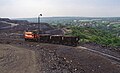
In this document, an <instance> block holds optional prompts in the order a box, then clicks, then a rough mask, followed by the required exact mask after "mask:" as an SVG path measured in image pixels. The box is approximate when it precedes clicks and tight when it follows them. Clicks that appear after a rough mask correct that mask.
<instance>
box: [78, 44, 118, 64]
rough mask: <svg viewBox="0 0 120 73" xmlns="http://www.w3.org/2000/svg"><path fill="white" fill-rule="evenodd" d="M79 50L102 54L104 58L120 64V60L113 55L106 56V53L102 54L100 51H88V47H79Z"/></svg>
mask: <svg viewBox="0 0 120 73" xmlns="http://www.w3.org/2000/svg"><path fill="white" fill-rule="evenodd" d="M77 48H82V49H85V50H88V51H91V52H93V53H97V54H100V55H102V56H104V57H107V58H108V59H110V60H113V61H115V62H117V63H119V64H120V58H118V57H115V56H112V55H109V54H106V53H102V52H99V51H96V50H92V49H88V48H86V47H81V46H78V47H77Z"/></svg>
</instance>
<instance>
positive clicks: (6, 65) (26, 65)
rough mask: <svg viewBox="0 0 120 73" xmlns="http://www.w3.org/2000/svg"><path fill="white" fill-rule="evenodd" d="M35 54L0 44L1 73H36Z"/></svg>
mask: <svg viewBox="0 0 120 73" xmlns="http://www.w3.org/2000/svg"><path fill="white" fill-rule="evenodd" d="M35 59H36V58H35V52H34V51H31V50H27V49H23V48H18V47H15V46H11V45H6V44H0V73H36V72H35V71H36V60H35Z"/></svg>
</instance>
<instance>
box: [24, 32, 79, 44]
mask: <svg viewBox="0 0 120 73" xmlns="http://www.w3.org/2000/svg"><path fill="white" fill-rule="evenodd" d="M24 39H25V41H35V42H40V43H52V44H60V45H67V46H77V45H78V43H79V37H77V36H67V35H51V34H45V33H40V31H39V32H38V31H25V32H24Z"/></svg>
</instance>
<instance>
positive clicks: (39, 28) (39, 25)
mask: <svg viewBox="0 0 120 73" xmlns="http://www.w3.org/2000/svg"><path fill="white" fill-rule="evenodd" d="M40 16H42V14H39V15H38V31H39V33H40V31H41V24H40Z"/></svg>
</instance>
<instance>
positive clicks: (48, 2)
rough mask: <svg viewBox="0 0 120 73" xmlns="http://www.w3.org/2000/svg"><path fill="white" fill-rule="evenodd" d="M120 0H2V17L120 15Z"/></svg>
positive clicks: (0, 2)
mask: <svg viewBox="0 0 120 73" xmlns="http://www.w3.org/2000/svg"><path fill="white" fill-rule="evenodd" d="M119 7H120V0H0V17H10V18H29V17H36V16H38V14H39V13H42V14H43V16H44V17H56V16H57V17H58V16H60V17H61V16H82V17H119V16H120V14H119V13H120V8H119Z"/></svg>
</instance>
